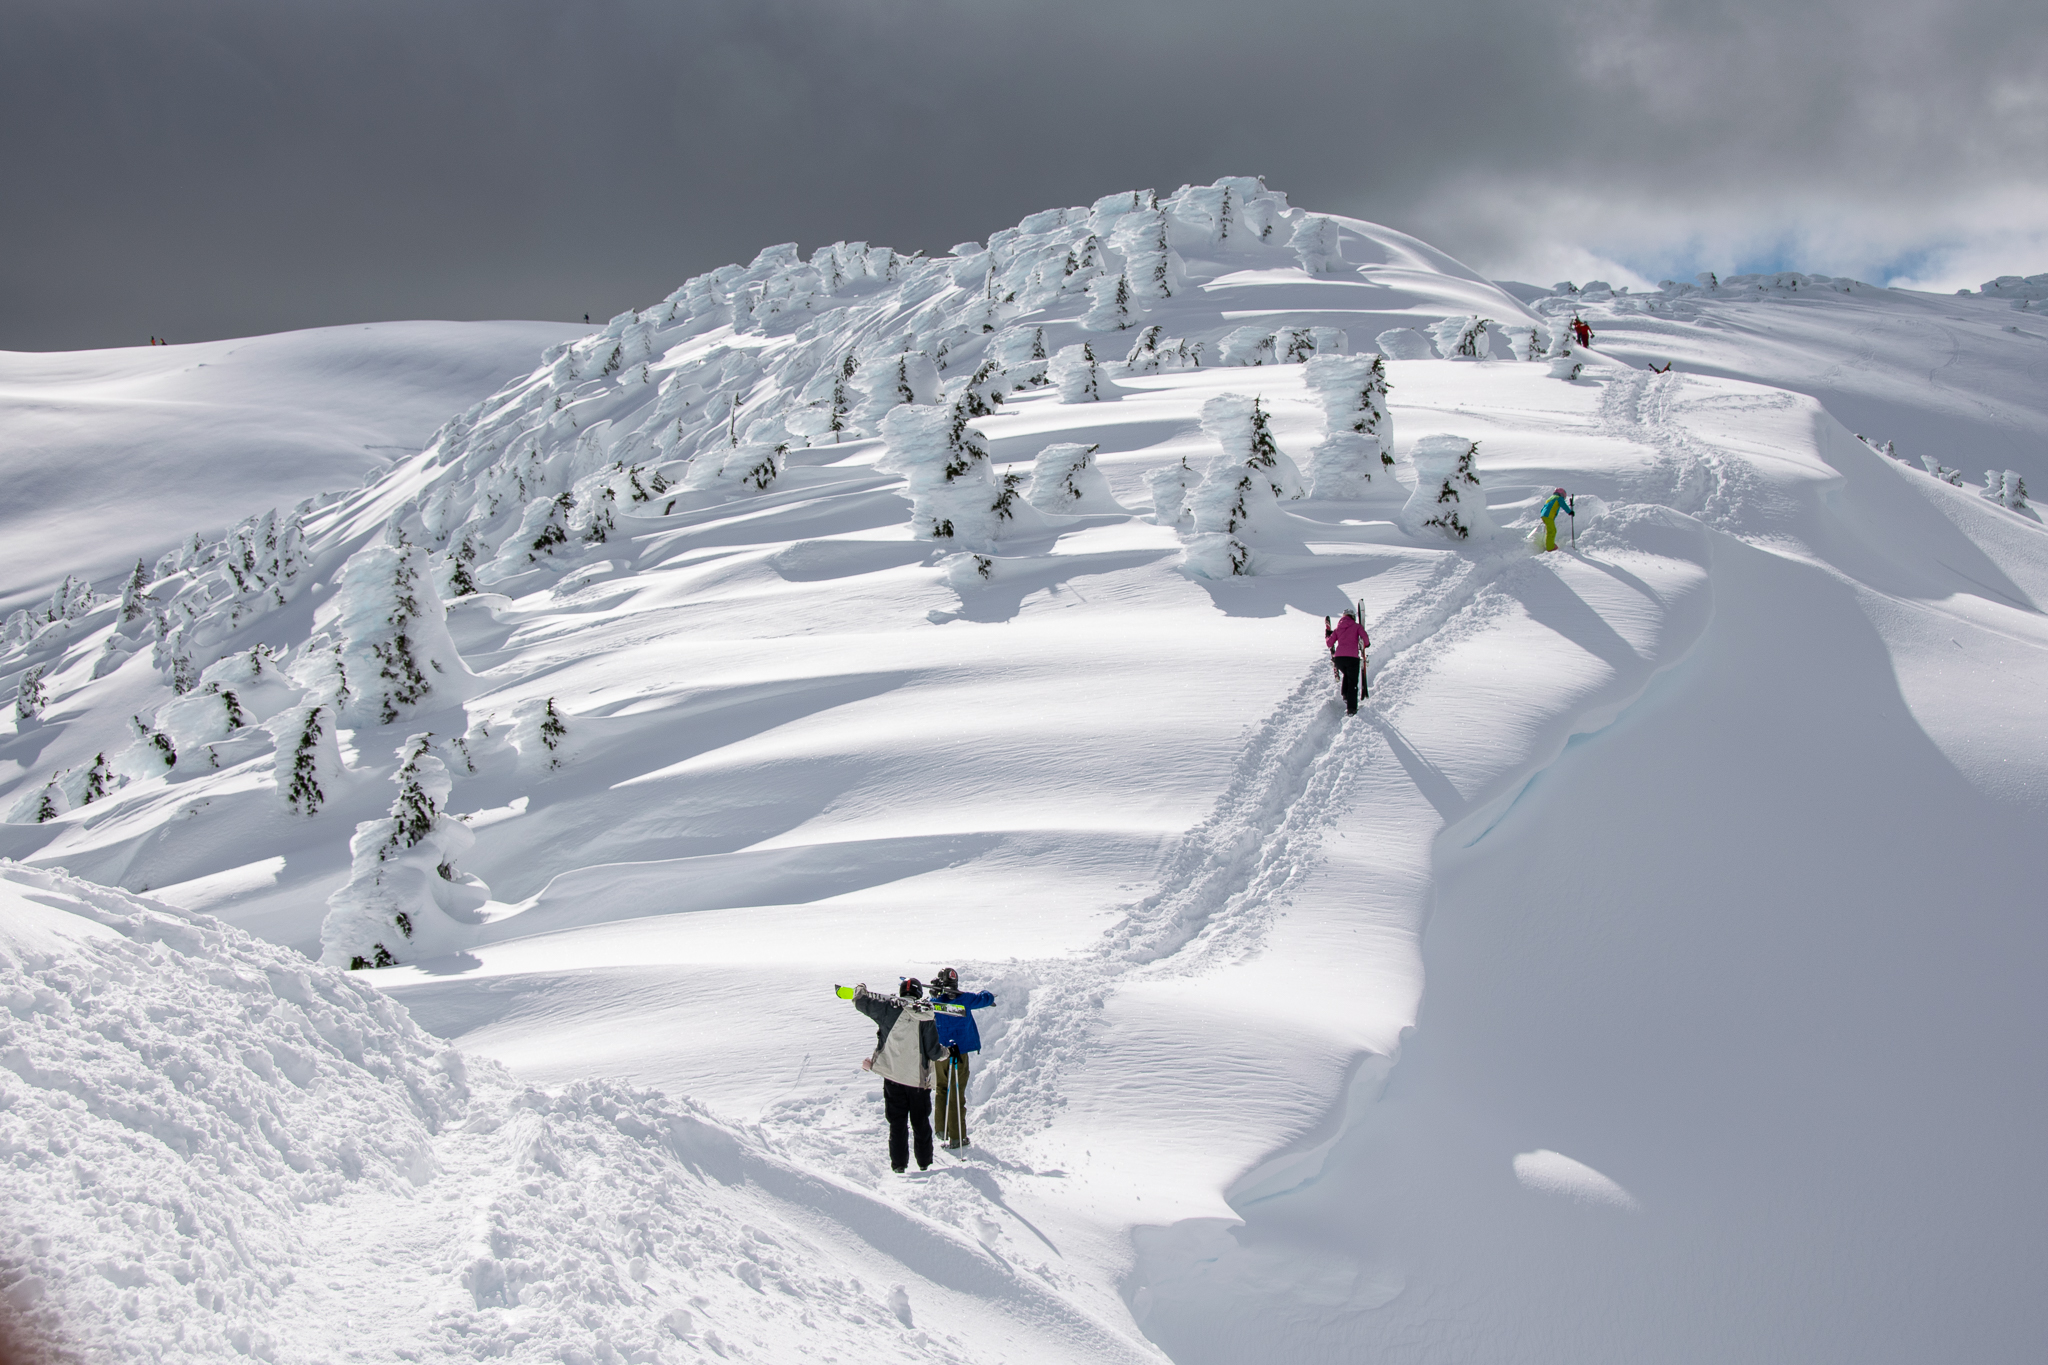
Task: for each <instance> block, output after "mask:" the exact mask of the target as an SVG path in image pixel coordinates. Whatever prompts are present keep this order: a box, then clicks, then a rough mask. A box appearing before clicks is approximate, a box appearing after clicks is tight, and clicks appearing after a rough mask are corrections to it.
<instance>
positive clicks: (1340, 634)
mask: <svg viewBox="0 0 2048 1365" xmlns="http://www.w3.org/2000/svg"><path fill="white" fill-rule="evenodd" d="M1323 643H1324V644H1325V645H1328V646H1329V648H1330V662H1331V663H1333V664H1335V665H1336V666H1337V677H1338V680H1339V681H1340V682H1342V684H1343V687H1344V711H1345V714H1347V715H1353V716H1355V715H1357V714H1358V696H1359V691H1360V685H1361V684H1362V683H1364V681H1365V651H1366V648H1367V646H1369V645H1371V644H1372V638H1371V637H1370V636H1368V635H1367V634H1366V633H1365V627H1364V626H1361V625H1360V624H1358V617H1357V615H1356V614H1355V613H1353V612H1349V611H1347V612H1345V613H1344V615H1343V617H1342V618H1341V619H1340V620H1339V621H1338V622H1337V625H1336V627H1335V628H1334V629H1332V628H1331V626H1330V618H1329V617H1327V616H1325V617H1324V618H1323Z"/></svg>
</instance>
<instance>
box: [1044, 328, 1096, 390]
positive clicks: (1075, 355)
mask: <svg viewBox="0 0 2048 1365" xmlns="http://www.w3.org/2000/svg"><path fill="white" fill-rule="evenodd" d="M1047 373H1048V377H1049V378H1050V379H1051V380H1052V382H1053V384H1054V385H1055V386H1057V387H1058V389H1059V391H1060V401H1061V402H1062V403H1093V402H1097V401H1099V400H1100V399H1101V397H1102V376H1101V374H1100V372H1099V370H1098V367H1097V366H1096V363H1095V348H1094V347H1092V346H1090V345H1089V344H1088V343H1087V342H1085V341H1084V342H1082V343H1081V344H1080V345H1079V346H1062V347H1060V350H1059V354H1058V355H1055V356H1054V357H1053V358H1052V360H1051V362H1050V364H1049V365H1048V367H1047Z"/></svg>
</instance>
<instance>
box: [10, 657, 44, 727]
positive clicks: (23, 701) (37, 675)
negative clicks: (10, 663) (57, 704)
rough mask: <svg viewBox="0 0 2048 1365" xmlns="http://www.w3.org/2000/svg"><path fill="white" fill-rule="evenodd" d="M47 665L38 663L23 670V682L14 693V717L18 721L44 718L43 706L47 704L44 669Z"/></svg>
mask: <svg viewBox="0 0 2048 1365" xmlns="http://www.w3.org/2000/svg"><path fill="white" fill-rule="evenodd" d="M45 666H46V665H43V664H37V665H36V666H35V667H34V668H30V669H26V670H24V671H23V673H22V675H21V682H20V683H19V684H18V685H17V687H16V689H15V693H14V719H15V720H16V721H17V722H29V721H35V720H40V719H41V718H42V714H43V707H44V706H45V705H46V704H47V703H46V701H45V698H44V695H43V669H44V667H45Z"/></svg>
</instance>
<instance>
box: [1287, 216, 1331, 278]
mask: <svg viewBox="0 0 2048 1365" xmlns="http://www.w3.org/2000/svg"><path fill="white" fill-rule="evenodd" d="M1339 243H1340V238H1339V235H1338V230H1337V224H1336V222H1335V221H1334V220H1333V219H1329V218H1325V217H1323V216H1322V215H1321V214H1318V213H1311V214H1307V215H1305V216H1304V217H1303V218H1302V219H1301V220H1300V221H1299V222H1297V223H1296V224H1295V225H1294V235H1293V236H1292V237H1291V238H1290V239H1289V240H1288V243H1287V245H1288V247H1289V249H1291V250H1292V251H1293V252H1294V258H1295V259H1296V260H1297V261H1300V262H1301V268H1302V269H1303V270H1306V271H1307V272H1308V273H1309V274H1311V275H1329V274H1334V273H1335V272H1337V271H1339V270H1341V269H1343V268H1344V257H1343V249H1342V247H1341V246H1340V244H1339Z"/></svg>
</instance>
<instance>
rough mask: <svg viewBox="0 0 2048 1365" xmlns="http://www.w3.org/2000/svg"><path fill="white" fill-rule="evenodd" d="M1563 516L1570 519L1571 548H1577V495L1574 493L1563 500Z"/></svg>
mask: <svg viewBox="0 0 2048 1365" xmlns="http://www.w3.org/2000/svg"><path fill="white" fill-rule="evenodd" d="M1564 514H1565V515H1566V516H1568V517H1570V518H1571V519H1572V548H1573V549H1574V550H1576V549H1578V548H1579V495H1578V494H1576V493H1574V494H1572V495H1571V496H1570V497H1568V498H1566V499H1565V500H1564Z"/></svg>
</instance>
